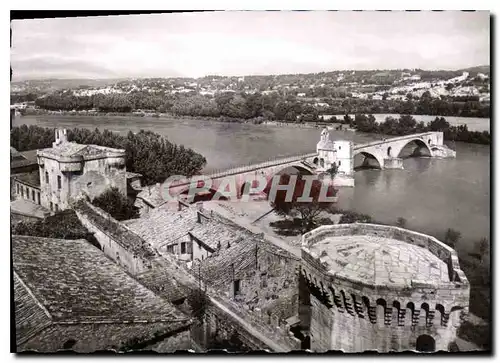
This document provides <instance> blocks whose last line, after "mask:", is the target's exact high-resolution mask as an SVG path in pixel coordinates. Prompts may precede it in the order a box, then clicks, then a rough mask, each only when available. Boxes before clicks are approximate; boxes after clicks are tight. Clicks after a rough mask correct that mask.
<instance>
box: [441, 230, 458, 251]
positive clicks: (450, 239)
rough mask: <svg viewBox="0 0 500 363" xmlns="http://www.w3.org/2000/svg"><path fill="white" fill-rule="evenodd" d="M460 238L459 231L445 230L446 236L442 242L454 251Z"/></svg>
mask: <svg viewBox="0 0 500 363" xmlns="http://www.w3.org/2000/svg"><path fill="white" fill-rule="evenodd" d="M460 237H461V233H460V232H459V231H456V230H454V229H452V228H448V229H447V230H446V234H445V236H444V241H443V242H444V243H446V244H447V245H448V246H450V247H451V248H453V249H454V248H455V247H456V245H457V242H458V240H459V239H460Z"/></svg>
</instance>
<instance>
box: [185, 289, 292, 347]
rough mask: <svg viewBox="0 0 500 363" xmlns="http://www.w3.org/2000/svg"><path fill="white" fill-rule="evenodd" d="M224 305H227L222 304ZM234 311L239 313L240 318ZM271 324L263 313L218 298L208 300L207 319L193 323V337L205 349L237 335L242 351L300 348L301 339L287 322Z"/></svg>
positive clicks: (205, 315)
mask: <svg viewBox="0 0 500 363" xmlns="http://www.w3.org/2000/svg"><path fill="white" fill-rule="evenodd" d="M221 303H222V304H223V306H224V308H222V307H221V306H220V304H221ZM231 313H233V314H237V316H238V318H237V319H236V318H235V316H234V315H232V314H231ZM274 322H275V325H274V326H271V325H269V324H268V321H267V319H264V318H263V316H260V315H253V312H248V311H242V310H241V307H239V306H237V304H235V303H234V302H230V301H227V300H224V299H223V298H222V299H220V298H219V299H218V303H215V301H214V300H213V299H210V300H209V301H208V306H207V309H206V311H205V314H204V318H203V322H202V323H200V322H199V321H195V322H194V324H193V325H192V326H191V337H192V340H193V341H194V346H196V347H199V348H200V349H201V350H202V351H206V350H208V349H211V348H213V347H214V346H215V345H216V344H217V343H218V342H221V341H229V340H232V338H236V340H237V341H238V343H239V344H237V345H238V348H239V349H238V350H242V351H249V350H267V351H274V352H288V351H292V350H297V349H300V341H299V340H298V339H296V338H294V337H293V336H292V334H291V333H290V331H289V328H290V327H289V326H286V324H285V323H284V322H279V321H278V320H276V321H274Z"/></svg>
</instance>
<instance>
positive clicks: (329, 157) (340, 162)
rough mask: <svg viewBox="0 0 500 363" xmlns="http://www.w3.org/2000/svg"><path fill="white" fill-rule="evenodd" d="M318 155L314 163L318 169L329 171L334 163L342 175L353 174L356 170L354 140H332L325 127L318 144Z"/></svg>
mask: <svg viewBox="0 0 500 363" xmlns="http://www.w3.org/2000/svg"><path fill="white" fill-rule="evenodd" d="M316 152H317V153H318V156H317V157H315V158H314V160H313V163H314V164H315V165H316V167H317V170H318V171H327V170H328V169H330V168H332V167H333V166H334V165H335V166H336V167H337V173H338V174H341V175H342V176H352V174H353V172H354V165H353V158H352V142H351V141H346V140H335V141H332V140H330V133H329V132H328V129H327V128H325V129H323V131H322V132H321V138H320V140H319V142H318V143H317V145H316Z"/></svg>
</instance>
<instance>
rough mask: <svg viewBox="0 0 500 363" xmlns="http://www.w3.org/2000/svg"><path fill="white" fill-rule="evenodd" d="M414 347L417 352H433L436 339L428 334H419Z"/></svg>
mask: <svg viewBox="0 0 500 363" xmlns="http://www.w3.org/2000/svg"><path fill="white" fill-rule="evenodd" d="M416 349H417V351H419V352H434V351H435V350H436V341H435V340H434V338H433V337H431V336H430V335H427V334H423V335H420V336H419V337H418V338H417V347H416Z"/></svg>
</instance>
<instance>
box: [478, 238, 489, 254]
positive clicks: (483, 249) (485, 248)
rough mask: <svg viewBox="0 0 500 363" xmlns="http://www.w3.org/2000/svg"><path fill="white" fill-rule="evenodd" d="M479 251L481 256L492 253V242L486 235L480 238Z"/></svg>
mask: <svg viewBox="0 0 500 363" xmlns="http://www.w3.org/2000/svg"><path fill="white" fill-rule="evenodd" d="M478 244H479V253H480V254H481V256H485V255H486V254H489V253H490V244H489V242H488V239H487V238H486V237H483V238H481V239H480V240H479V243H478Z"/></svg>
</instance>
